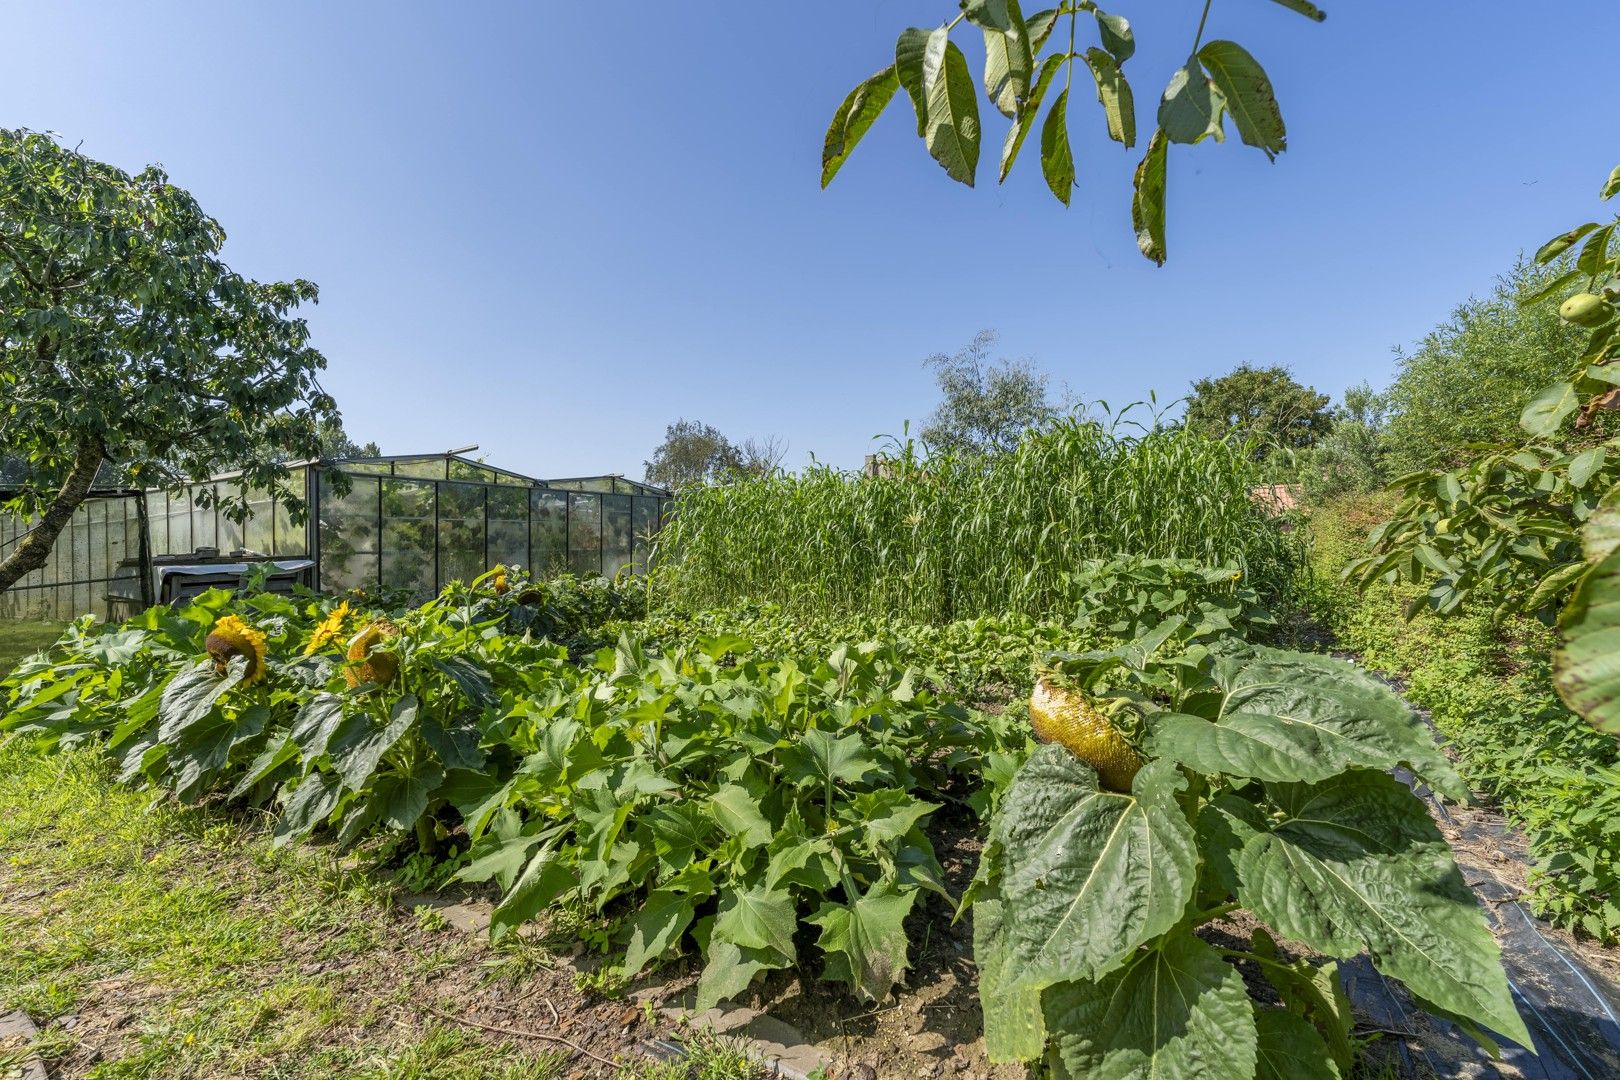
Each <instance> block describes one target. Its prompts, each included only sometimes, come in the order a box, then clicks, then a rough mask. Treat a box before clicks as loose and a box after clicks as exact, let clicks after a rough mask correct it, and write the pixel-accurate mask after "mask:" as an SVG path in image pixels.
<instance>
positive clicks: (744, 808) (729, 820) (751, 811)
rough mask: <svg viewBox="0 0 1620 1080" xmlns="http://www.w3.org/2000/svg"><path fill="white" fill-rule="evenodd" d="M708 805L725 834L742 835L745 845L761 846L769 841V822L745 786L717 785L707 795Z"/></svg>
mask: <svg viewBox="0 0 1620 1080" xmlns="http://www.w3.org/2000/svg"><path fill="white" fill-rule="evenodd" d="M709 808H710V810H711V812H712V813H713V814H714V820H715V821H716V822H718V823H719V825H720V827H721V828H722V829H724V830H725V831H726V834H727V835H728V836H740V837H742V841H743V845H744V846H745V847H764V846H765V845H766V844H769V843H770V842H771V835H772V829H771V823H770V822H768V821H766V820H765V817H764V815H763V814H761V813H760V812H759V803H758V801H757V800H756V799H755V798H754V796H753V795H751V794H749V792H748V789H747V788H745V787H742V786H741V785H738V784H723V785H721V787H720V790H719V791H716V792H715V793H714V795H713V796H711V797H710V799H709Z"/></svg>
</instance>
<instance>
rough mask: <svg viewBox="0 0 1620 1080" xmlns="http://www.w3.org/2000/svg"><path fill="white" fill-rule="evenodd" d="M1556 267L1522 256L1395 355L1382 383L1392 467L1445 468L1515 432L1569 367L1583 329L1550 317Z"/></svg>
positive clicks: (1398, 470) (1518, 434) (1554, 310)
mask: <svg viewBox="0 0 1620 1080" xmlns="http://www.w3.org/2000/svg"><path fill="white" fill-rule="evenodd" d="M1564 269H1565V268H1564V267H1561V266H1555V267H1538V266H1536V265H1534V264H1533V263H1531V262H1529V261H1528V260H1523V259H1521V260H1520V261H1519V262H1517V263H1515V264H1514V266H1513V267H1512V269H1510V270H1509V271H1508V272H1507V273H1506V274H1504V275H1503V276H1502V277H1500V278H1498V279H1497V281H1496V283H1495V285H1494V287H1493V288H1492V289H1491V291H1490V292H1489V293H1487V294H1486V295H1484V296H1478V297H1470V298H1469V299H1468V300H1466V301H1465V302H1463V303H1462V304H1460V305H1458V306H1457V308H1456V309H1455V310H1454V311H1453V312H1452V313H1451V317H1450V318H1449V319H1447V320H1446V321H1445V322H1444V323H1441V324H1440V325H1439V326H1436V327H1435V328H1434V329H1433V330H1431V331H1430V332H1429V333H1428V334H1427V335H1425V336H1424V338H1423V340H1422V341H1421V342H1419V343H1418V346H1417V348H1415V349H1413V350H1412V351H1410V352H1402V353H1400V354H1398V358H1399V362H1400V371H1399V373H1398V374H1397V375H1396V376H1395V381H1394V383H1392V384H1391V385H1390V388H1389V391H1388V395H1389V404H1390V409H1391V413H1392V415H1391V417H1390V421H1389V446H1390V458H1391V467H1392V470H1393V475H1397V476H1398V475H1402V474H1405V473H1410V472H1415V471H1417V470H1419V469H1446V468H1452V467H1454V466H1456V465H1459V464H1461V463H1462V462H1464V461H1467V460H1470V459H1472V458H1474V457H1476V456H1478V450H1477V447H1478V446H1479V445H1480V444H1487V443H1489V444H1495V445H1506V444H1510V443H1517V442H1519V441H1521V440H1522V439H1523V437H1524V431H1523V430H1522V429H1521V428H1520V427H1519V414H1520V412H1521V411H1522V410H1523V409H1524V403H1525V401H1526V400H1527V399H1529V398H1531V397H1533V396H1534V395H1535V393H1536V392H1537V391H1538V390H1540V389H1541V388H1542V387H1544V386H1546V385H1547V384H1548V383H1550V382H1552V381H1553V380H1554V379H1556V378H1557V377H1558V376H1559V375H1561V374H1562V373H1563V372H1565V371H1567V370H1569V369H1570V368H1571V367H1572V366H1574V364H1575V362H1576V361H1577V360H1578V359H1579V357H1580V355H1581V351H1582V349H1583V347H1584V346H1585V343H1586V336H1587V335H1586V331H1585V330H1583V329H1582V328H1581V327H1579V326H1575V325H1572V324H1570V323H1568V322H1565V321H1564V320H1562V319H1560V318H1559V317H1558V304H1559V301H1560V300H1561V299H1562V297H1561V296H1559V295H1557V294H1556V293H1548V292H1547V291H1546V290H1547V288H1548V286H1549V285H1551V284H1552V283H1554V282H1555V281H1557V280H1558V278H1559V277H1560V276H1561V274H1562V272H1563V270H1564Z"/></svg>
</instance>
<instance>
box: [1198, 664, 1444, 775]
mask: <svg viewBox="0 0 1620 1080" xmlns="http://www.w3.org/2000/svg"><path fill="white" fill-rule="evenodd" d="M1214 677H1215V681H1216V683H1217V685H1218V686H1219V688H1220V692H1221V698H1220V715H1219V716H1218V718H1217V723H1218V724H1220V725H1224V724H1226V723H1227V721H1228V719H1233V720H1235V721H1236V725H1237V727H1238V729H1239V730H1238V731H1237V732H1234V734H1233V736H1230V737H1226V738H1227V739H1230V740H1235V742H1236V743H1237V744H1238V745H1240V746H1241V745H1242V744H1243V743H1245V742H1247V741H1249V740H1250V739H1252V738H1254V737H1255V736H1256V734H1257V733H1258V732H1260V731H1261V729H1262V728H1264V729H1265V732H1266V734H1265V736H1264V737H1265V738H1268V739H1271V740H1273V741H1275V740H1278V739H1290V740H1292V743H1293V745H1295V746H1308V747H1311V748H1312V749H1313V751H1314V752H1317V753H1320V754H1321V755H1323V763H1322V765H1323V767H1331V769H1332V770H1333V771H1334V772H1342V771H1344V770H1345V769H1347V768H1350V767H1352V766H1367V767H1371V768H1377V769H1389V768H1392V767H1394V766H1395V765H1405V766H1406V767H1407V768H1409V769H1411V770H1412V772H1414V773H1415V774H1417V775H1418V776H1419V777H1421V778H1422V779H1423V780H1424V781H1425V782H1426V783H1428V784H1429V786H1430V787H1432V788H1434V790H1436V791H1438V792H1439V793H1440V794H1441V795H1444V796H1445V797H1446V798H1448V799H1450V800H1452V801H1453V802H1466V801H1468V786H1467V785H1466V784H1464V783H1463V781H1462V779H1461V778H1460V777H1459V776H1458V775H1457V772H1456V769H1455V768H1454V767H1453V766H1452V764H1451V762H1450V761H1449V760H1448V759H1447V758H1446V756H1445V755H1444V754H1442V753H1441V752H1440V750H1439V748H1438V747H1436V746H1435V743H1434V736H1433V735H1432V734H1431V733H1430V732H1429V729H1428V728H1427V727H1426V726H1425V725H1424V724H1423V722H1422V721H1421V720H1419V719H1418V718H1417V716H1416V715H1414V714H1413V712H1412V710H1411V709H1410V708H1408V707H1407V706H1406V703H1405V702H1403V701H1401V699H1400V698H1399V697H1398V696H1397V695H1396V694H1395V693H1394V691H1392V690H1390V688H1389V687H1388V686H1386V685H1385V684H1384V683H1382V682H1380V681H1379V680H1377V679H1376V678H1374V677H1373V676H1371V675H1369V674H1367V673H1366V672H1365V671H1363V670H1361V669H1360V668H1358V667H1356V665H1354V664H1350V663H1346V662H1345V661H1343V660H1338V659H1335V658H1334V657H1331V656H1321V655H1318V654H1314V653H1297V652H1291V651H1289V650H1286V649H1271V648H1265V647H1263V646H1258V645H1238V646H1229V647H1226V648H1225V649H1223V650H1222V651H1221V653H1220V655H1219V659H1218V661H1217V663H1216V665H1215V669H1214ZM1240 716H1241V717H1242V719H1241V720H1238V719H1237V718H1238V717H1240ZM1250 717H1262V718H1263V717H1269V718H1271V719H1272V721H1273V723H1272V724H1271V725H1265V724H1264V723H1263V721H1262V720H1261V719H1250ZM1285 731H1286V734H1284V732H1285ZM1222 741H1226V740H1225V739H1223V740H1222ZM1247 750H1248V753H1249V754H1251V755H1252V756H1254V757H1255V759H1256V760H1254V761H1252V762H1251V763H1250V765H1251V766H1252V767H1255V768H1257V769H1258V768H1261V767H1263V766H1264V764H1265V762H1264V761H1263V760H1261V758H1263V755H1262V753H1261V750H1260V748H1258V747H1249V748H1247ZM1279 752H1280V751H1279ZM1234 753H1238V751H1234ZM1285 760H1286V757H1285V758H1280V759H1276V760H1274V761H1273V762H1272V763H1271V766H1270V769H1269V770H1268V771H1272V772H1276V771H1280V770H1282V769H1284V768H1285V767H1286V765H1285V764H1284V762H1285ZM1240 764H1241V763H1240V762H1238V761H1234V762H1232V767H1233V769H1234V770H1236V769H1237V768H1239V766H1240ZM1215 771H1226V770H1215ZM1233 775H1237V776H1243V775H1253V776H1256V777H1259V772H1258V771H1257V772H1254V773H1245V772H1241V771H1233ZM1269 778H1270V779H1287V777H1283V776H1271V777H1269ZM1301 779H1302V778H1301ZM1324 779H1325V777H1324Z"/></svg>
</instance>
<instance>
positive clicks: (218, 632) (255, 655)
mask: <svg viewBox="0 0 1620 1080" xmlns="http://www.w3.org/2000/svg"><path fill="white" fill-rule="evenodd" d="M205 646H206V647H207V649H208V655H209V656H211V657H213V658H214V670H216V671H218V672H219V673H220V674H221V675H223V674H225V670H226V668H227V666H228V665H229V664H230V662H231V659H232V658H233V657H237V656H240V657H242V658H243V659H245V660H246V661H247V671H246V672H245V673H244V674H243V676H242V685H243V686H246V685H248V684H250V683H256V682H258V681H259V680H260V679H262V678H264V671H265V668H264V658H265V655H266V648H265V640H264V635H263V634H262V633H260V632H259V631H257V630H255V629H253V627H251V626H249V625H248V624H247V623H245V622H243V621H242V620H241V619H240V618H238V617H237V616H235V615H226V616H224V617H222V618H221V619H220V620H219V621H218V622H216V623H214V628H213V629H212V630H210V631H209V632H208V640H207V642H205Z"/></svg>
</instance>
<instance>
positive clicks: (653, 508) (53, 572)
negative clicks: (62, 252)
mask: <svg viewBox="0 0 1620 1080" xmlns="http://www.w3.org/2000/svg"><path fill="white" fill-rule="evenodd" d="M300 486H301V487H302V489H303V492H304V498H305V501H306V503H307V504H308V507H309V514H308V516H307V520H305V521H303V522H294V520H293V516H292V514H291V513H290V511H289V510H288V508H287V507H286V506H285V505H284V504H281V503H279V502H277V501H274V500H272V499H271V498H270V497H269V495H268V493H255V492H251V491H250V492H249V493H248V506H249V509H250V513H249V515H248V517H247V519H246V520H245V521H243V522H241V523H237V522H235V521H232V520H231V518H230V517H229V516H227V515H226V513H225V512H224V510H223V509H222V507H221V506H220V505H219V503H220V501H221V500H231V499H235V498H236V497H237V496H238V495H239V493H240V485H239V483H237V482H236V478H235V476H234V475H233V474H226V475H222V476H218V477H215V478H214V479H212V480H210V481H207V482H206V483H203V484H196V485H192V486H190V487H187V488H184V489H181V490H180V491H179V492H176V493H169V492H163V491H143V490H137V489H129V488H120V489H97V490H96V491H94V492H93V493H92V496H91V497H90V498H89V499H86V500H85V502H84V504H83V505H81V506H80V507H79V508H78V510H77V511H76V512H75V513H74V515H73V519H72V522H71V524H70V525H69V526H68V527H67V528H66V529H64V530H63V532H62V535H61V537H60V538H59V539H58V541H57V543H56V546H55V548H54V549H53V550H52V552H51V558H50V561H49V562H48V563H47V564H46V566H45V567H44V568H43V569H40V570H36V571H34V572H33V573H31V574H29V575H27V576H26V577H25V578H23V579H22V580H21V581H20V582H18V583H17V584H16V585H15V586H13V587H12V588H11V589H9V590H7V591H6V592H4V593H0V618H45V619H70V618H73V617H75V616H77V615H81V614H84V613H86V612H93V613H94V614H96V615H98V616H101V617H104V618H106V617H121V616H124V615H128V614H132V613H133V612H134V611H137V610H140V609H141V608H144V607H145V606H147V605H149V604H151V603H153V602H158V601H164V600H172V599H176V598H179V597H181V596H184V595H186V594H187V593H188V592H189V591H196V588H197V587H198V586H205V585H207V584H219V583H223V582H225V581H227V580H235V579H236V578H239V577H240V575H241V574H242V573H244V572H246V570H247V569H248V568H249V567H250V566H253V565H264V564H267V565H266V569H267V570H268V571H269V572H270V573H271V574H272V575H273V576H275V577H276V578H277V579H278V580H280V581H282V583H283V584H284V585H287V586H290V585H291V584H293V583H297V584H302V585H305V586H307V587H310V588H315V589H318V590H319V591H321V592H328V593H335V592H345V591H348V590H350V589H365V590H367V591H374V590H379V589H380V590H387V591H398V592H400V593H403V594H406V595H407V596H408V597H410V598H412V599H425V598H426V597H428V596H430V595H432V594H434V593H436V592H437V591H438V590H439V589H441V588H443V586H444V585H445V584H446V583H447V582H450V581H453V580H456V579H460V580H463V581H467V580H471V579H472V578H475V577H477V576H478V575H480V574H482V573H484V572H485V571H486V570H488V569H490V568H491V567H493V566H496V565H498V564H503V565H507V566H523V567H527V568H530V569H531V570H533V572H534V573H535V574H537V575H540V576H553V575H556V574H559V573H573V574H578V575H580V576H587V577H589V576H595V575H602V576H606V577H612V576H614V575H616V574H620V573H641V572H644V571H645V570H646V568H647V564H648V561H649V560H650V558H651V554H652V543H653V539H654V537H655V536H656V534H657V532H658V530H659V528H660V527H661V526H662V524H663V522H664V521H665V519H666V517H667V515H668V514H669V512H670V509H671V508H672V506H673V501H672V499H671V495H670V492H669V491H667V490H665V489H663V488H659V487H654V486H652V485H650V484H643V483H639V482H637V481H633V480H627V479H625V478H624V477H621V476H592V477H569V478H566V479H560V480H541V479H537V478H535V477H530V476H525V475H523V474H521V473H515V472H510V471H507V470H505V469H499V468H495V467H494V466H491V465H488V464H485V463H483V462H480V461H474V460H471V459H469V458H466V457H463V456H461V455H459V454H454V453H452V454H435V455H408V456H397V457H379V458H345V459H341V460H335V461H317V462H304V463H301V464H299V465H296V466H294V467H293V476H292V487H293V488H294V490H297V489H298V488H299V487H300ZM205 490H206V492H207V493H208V494H206V495H204V494H203V492H204V491H205ZM31 524H32V523H31V522H27V521H22V520H20V519H17V518H13V517H0V558H4V557H5V556H6V555H7V554H9V553H10V552H11V551H12V550H13V549H14V548H15V547H16V545H17V544H18V543H20V542H21V540H22V539H23V537H24V536H26V535H27V533H28V530H29V528H30V527H31ZM188 584H189V585H190V586H191V587H190V588H187V585H188Z"/></svg>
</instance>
